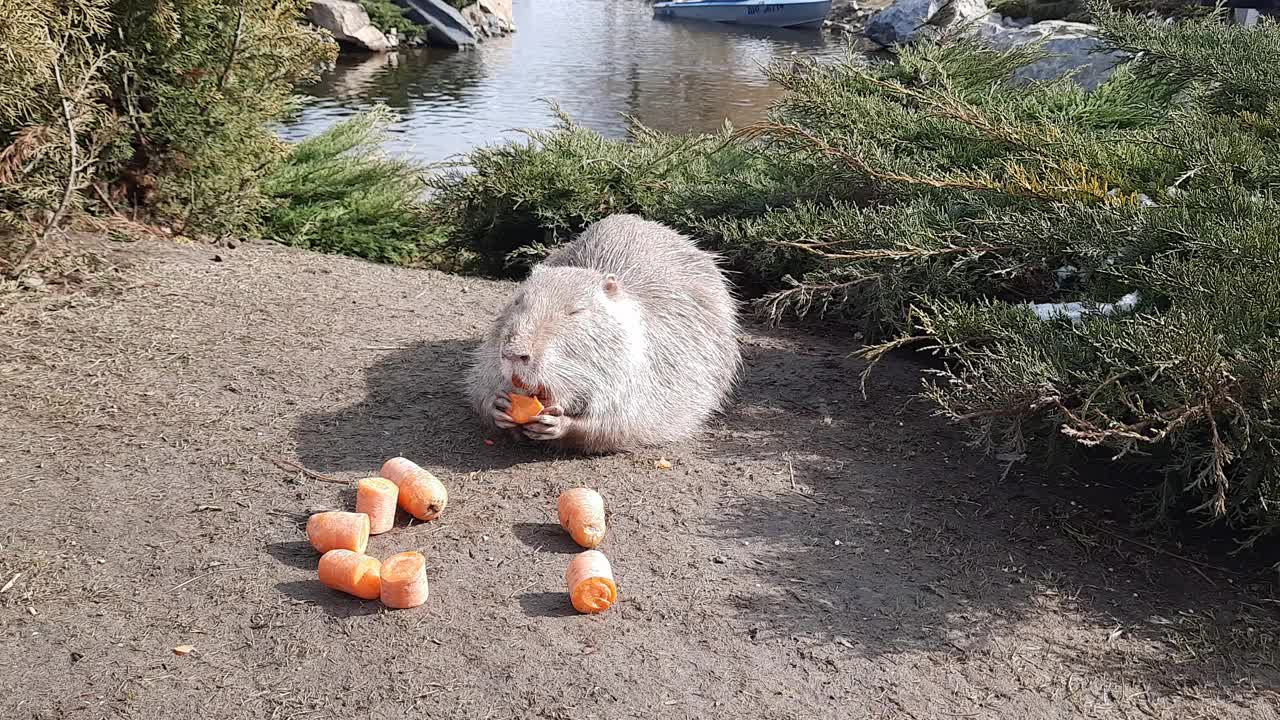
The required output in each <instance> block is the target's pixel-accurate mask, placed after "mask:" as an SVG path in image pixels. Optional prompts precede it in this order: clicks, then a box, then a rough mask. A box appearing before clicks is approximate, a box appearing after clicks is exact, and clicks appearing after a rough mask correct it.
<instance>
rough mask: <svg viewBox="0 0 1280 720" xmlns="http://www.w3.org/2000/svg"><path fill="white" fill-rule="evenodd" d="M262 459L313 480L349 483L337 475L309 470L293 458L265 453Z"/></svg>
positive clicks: (340, 483) (341, 483)
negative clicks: (269, 455)
mask: <svg viewBox="0 0 1280 720" xmlns="http://www.w3.org/2000/svg"><path fill="white" fill-rule="evenodd" d="M262 459H263V460H267V461H268V462H271V463H274V464H275V466H276V467H278V468H280V469H281V470H290V471H292V472H296V473H302V474H303V475H305V476H307V477H309V478H311V479H312V480H322V481H324V482H331V483H337V484H339V485H348V484H349V483H348V482H347V481H346V480H339V479H338V478H336V477H329V476H328V475H321V474H320V473H318V472H314V471H312V470H308V469H306V468H304V467H302V466H301V465H299V464H298V463H296V462H293V461H291V460H285V459H284V458H273V457H267V456H266V455H263V456H262Z"/></svg>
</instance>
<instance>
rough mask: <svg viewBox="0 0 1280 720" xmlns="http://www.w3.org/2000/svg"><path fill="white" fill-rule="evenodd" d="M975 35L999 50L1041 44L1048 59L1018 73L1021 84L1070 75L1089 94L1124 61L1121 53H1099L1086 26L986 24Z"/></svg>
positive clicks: (1050, 22) (1095, 38) (1093, 34)
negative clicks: (1009, 25) (1021, 80)
mask: <svg viewBox="0 0 1280 720" xmlns="http://www.w3.org/2000/svg"><path fill="white" fill-rule="evenodd" d="M979 32H980V33H981V35H982V37H985V38H986V39H987V42H988V43H989V44H990V45H991V46H992V47H996V48H1000V49H1006V48H1011V47H1018V46H1022V45H1030V44H1032V43H1039V42H1043V45H1042V46H1041V47H1042V49H1043V50H1044V51H1045V52H1046V53H1050V55H1049V57H1046V58H1045V59H1043V60H1041V61H1039V62H1035V63H1032V64H1031V65H1028V66H1026V67H1023V68H1021V69H1019V70H1018V72H1017V76H1018V77H1020V78H1022V79H1024V80H1054V79H1056V78H1060V77H1062V76H1063V75H1066V74H1067V73H1070V72H1074V73H1075V75H1074V79H1075V81H1076V82H1077V83H1079V84H1080V85H1081V86H1082V87H1084V88H1085V89H1088V90H1092V89H1094V88H1096V87H1098V85H1101V84H1102V83H1103V82H1104V81H1105V80H1106V79H1107V78H1108V77H1110V76H1111V73H1112V71H1113V70H1114V69H1115V66H1116V63H1119V62H1121V61H1122V60H1124V59H1125V58H1126V55H1125V54H1124V53H1121V52H1116V51H1112V52H1105V51H1103V48H1102V41H1101V40H1099V39H1098V36H1097V34H1096V29H1095V28H1094V26H1092V25H1089V24H1087V23H1076V22H1066V21H1064V20H1046V21H1044V22H1038V23H1035V24H1034V25H1028V26H1026V27H1021V28H1019V27H1003V26H999V25H994V24H988V25H984V26H983V27H982V28H981V30H980V31H979Z"/></svg>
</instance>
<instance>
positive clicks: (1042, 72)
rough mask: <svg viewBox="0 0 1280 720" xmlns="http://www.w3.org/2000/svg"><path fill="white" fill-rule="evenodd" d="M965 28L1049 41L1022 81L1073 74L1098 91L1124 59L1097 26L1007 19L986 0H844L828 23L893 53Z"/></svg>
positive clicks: (1011, 39) (992, 40) (989, 35)
mask: <svg viewBox="0 0 1280 720" xmlns="http://www.w3.org/2000/svg"><path fill="white" fill-rule="evenodd" d="M964 24H967V25H968V26H969V28H970V30H971V31H972V32H974V33H976V34H977V35H978V36H979V37H981V38H983V39H985V40H986V41H987V42H988V43H989V44H990V45H991V46H993V47H997V48H1010V47H1017V46H1021V45H1028V44H1031V43H1043V45H1042V47H1043V48H1044V50H1045V51H1046V52H1047V53H1048V54H1049V56H1048V57H1046V58H1044V59H1043V60H1040V61H1038V62H1036V63H1033V64H1031V65H1029V66H1027V67H1025V68H1023V69H1021V70H1020V71H1019V72H1018V77H1020V78H1022V79H1027V80H1050V79H1054V78H1058V77H1062V76H1063V75H1066V74H1068V73H1072V74H1073V77H1074V79H1075V81H1076V82H1077V83H1079V84H1080V85H1081V86H1083V87H1085V88H1089V89H1092V88H1094V87H1097V86H1098V85H1099V84H1101V83H1102V82H1103V81H1104V80H1106V78H1107V77H1109V76H1110V74H1111V71H1112V69H1113V68H1114V67H1115V65H1116V64H1117V63H1118V62H1119V61H1120V60H1121V59H1123V57H1124V56H1123V54H1121V53H1116V52H1102V51H1101V50H1102V48H1101V41H1100V40H1099V39H1098V37H1097V34H1096V28H1095V27H1094V26H1093V25H1090V24H1088V23H1082V22H1070V21H1066V20H1042V21H1039V22H1036V21H1034V20H1033V19H1032V18H1029V17H1024V18H1015V17H1004V16H1002V15H1000V14H999V13H998V12H996V11H993V10H992V9H991V8H988V7H987V4H986V2H985V0H896V1H892V2H884V1H883V0H872V2H870V3H859V2H857V0H848V1H847V2H838V3H837V4H836V5H835V6H834V7H833V8H832V11H831V17H830V18H829V19H828V20H827V22H826V26H827V28H829V29H831V30H835V31H838V32H843V33H846V34H849V35H856V36H859V37H862V38H864V39H865V40H866V41H867V42H868V43H869V44H870V45H871V46H872V47H875V48H878V49H881V50H887V51H893V50H894V49H896V48H897V47H899V46H903V45H909V44H910V43H912V42H914V41H915V40H917V39H921V38H925V37H929V36H930V35H933V34H936V33H938V32H940V31H942V30H944V29H946V28H951V27H955V26H959V25H964Z"/></svg>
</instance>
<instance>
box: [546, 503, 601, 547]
mask: <svg viewBox="0 0 1280 720" xmlns="http://www.w3.org/2000/svg"><path fill="white" fill-rule="evenodd" d="M557 505H558V508H559V511H560V527H562V528H564V529H565V530H567V531H568V532H569V535H570V536H571V537H572V538H573V541H574V542H576V543H578V544H579V545H581V546H582V547H584V548H594V547H596V546H598V545H599V544H600V543H601V542H603V541H604V533H605V525H604V498H602V497H600V493H598V492H596V491H595V490H592V489H591V488H572V489H570V490H565V491H564V492H563V493H560V500H559V502H558V503H557Z"/></svg>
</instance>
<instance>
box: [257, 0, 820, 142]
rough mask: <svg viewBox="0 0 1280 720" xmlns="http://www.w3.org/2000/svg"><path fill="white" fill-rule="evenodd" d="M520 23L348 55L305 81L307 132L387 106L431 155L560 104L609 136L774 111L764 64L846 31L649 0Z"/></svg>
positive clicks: (541, 2)
mask: <svg viewBox="0 0 1280 720" xmlns="http://www.w3.org/2000/svg"><path fill="white" fill-rule="evenodd" d="M514 11H515V20H516V26H517V28H518V30H517V32H516V33H514V34H512V35H509V36H507V37H504V38H496V39H492V40H488V41H486V42H484V43H482V44H481V45H480V46H478V47H477V48H476V49H474V50H470V51H453V50H444V49H439V48H421V49H412V50H401V51H399V52H395V53H388V54H385V55H343V56H342V57H341V58H340V59H339V61H338V64H337V67H336V68H335V69H333V70H332V71H329V72H327V73H326V74H325V76H324V77H323V78H321V80H320V81H319V82H317V83H315V84H314V85H311V86H308V87H304V88H302V89H301V90H302V93H303V94H304V96H305V97H306V99H307V104H306V107H305V108H304V109H303V111H302V112H301V114H300V115H299V116H298V117H297V118H295V119H293V120H292V121H290V122H289V123H288V124H287V125H286V126H285V127H284V128H283V129H282V134H283V135H284V136H285V137H286V138H288V139H290V140H297V139H301V138H304V137H307V136H310V135H313V134H315V133H317V132H320V131H321V130H323V129H325V128H327V127H329V126H330V125H332V124H333V123H334V122H337V121H339V120H341V119H343V118H347V117H350V116H351V115H352V114H354V113H357V112H359V111H361V110H363V109H365V108H367V107H369V106H370V105H371V104H373V103H376V102H381V103H385V104H386V105H388V106H389V107H391V108H393V109H395V110H396V111H397V113H398V114H399V115H400V116H401V118H402V119H401V120H400V121H399V122H398V123H397V125H396V126H395V128H394V133H395V135H394V137H393V139H392V141H391V142H390V143H389V149H390V150H391V151H392V152H396V153H405V154H408V155H411V156H414V157H417V158H419V159H421V160H425V161H428V162H431V161H438V160H444V159H447V158H450V157H452V156H455V155H457V154H459V153H463V152H466V151H467V150H469V149H471V148H473V147H476V146H479V145H482V144H489V143H493V142H497V141H500V140H502V139H508V138H512V137H515V136H516V133H515V132H514V131H515V130H516V129H519V128H541V127H548V126H550V125H551V124H553V122H554V118H553V117H552V115H551V112H550V111H549V108H548V105H547V101H555V102H557V103H558V104H559V105H560V107H561V108H562V109H563V110H565V111H566V112H568V113H569V114H570V115H571V116H572V117H573V118H574V119H575V120H576V121H578V122H580V123H582V124H584V125H586V126H588V127H590V128H592V129H595V130H597V131H599V132H601V133H603V134H605V135H607V136H610V137H619V136H621V135H623V134H624V133H625V131H626V127H627V120H626V118H625V117H624V115H631V116H633V117H635V118H636V119H638V120H639V121H640V122H642V123H644V124H646V125H648V126H651V127H655V128H658V129H660V130H666V131H670V132H686V131H712V130H715V129H716V128H718V127H719V126H720V125H721V123H723V122H724V121H725V120H726V119H727V120H729V121H730V122H732V123H733V124H734V125H744V124H747V123H750V122H752V121H755V120H758V119H759V118H760V117H762V116H763V114H764V111H765V110H766V109H767V107H768V105H769V103H770V102H772V101H773V100H774V98H776V97H777V95H778V93H779V92H780V89H779V88H778V87H777V86H776V85H774V84H772V83H770V82H769V81H768V79H767V78H766V77H765V75H764V72H763V69H762V68H763V66H765V65H767V64H769V63H770V62H772V61H774V60H776V59H781V58H785V57H788V56H790V55H792V54H793V53H799V54H804V55H809V56H817V57H838V56H842V55H843V54H844V53H845V41H844V40H843V39H842V38H841V37H840V36H839V35H831V34H828V33H826V32H824V31H822V30H781V29H770V28H746V27H733V26H728V25H716V24H707V23H694V22H682V21H671V20H659V19H655V18H654V17H653V13H652V10H651V9H650V5H649V3H648V2H646V1H645V0H515V2H514Z"/></svg>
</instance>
